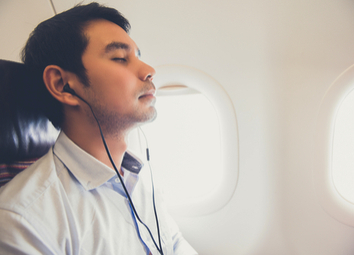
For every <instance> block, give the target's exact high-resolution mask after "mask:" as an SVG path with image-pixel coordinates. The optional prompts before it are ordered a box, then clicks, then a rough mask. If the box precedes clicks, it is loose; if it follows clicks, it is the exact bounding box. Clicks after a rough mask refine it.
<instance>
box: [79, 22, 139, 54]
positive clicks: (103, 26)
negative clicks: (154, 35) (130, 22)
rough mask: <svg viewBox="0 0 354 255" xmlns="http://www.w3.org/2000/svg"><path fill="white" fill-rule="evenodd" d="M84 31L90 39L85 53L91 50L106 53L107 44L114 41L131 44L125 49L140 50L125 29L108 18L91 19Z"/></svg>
mask: <svg viewBox="0 0 354 255" xmlns="http://www.w3.org/2000/svg"><path fill="white" fill-rule="evenodd" d="M84 33H85V35H86V37H87V39H88V45H87V48H86V50H85V53H86V52H91V53H99V54H104V53H105V52H106V51H107V49H106V48H107V46H109V45H112V44H114V43H120V44H125V45H127V46H129V47H126V48H125V50H130V49H131V50H134V51H137V50H138V48H137V46H136V44H135V42H134V41H133V40H132V39H131V38H130V36H129V35H128V34H127V33H126V32H125V31H124V29H123V28H121V27H120V26H118V25H117V24H115V23H113V22H110V21H108V20H103V19H102V20H94V21H90V22H89V23H88V25H87V26H86V28H85V31H84ZM123 48H124V47H123ZM85 53H84V54H85Z"/></svg>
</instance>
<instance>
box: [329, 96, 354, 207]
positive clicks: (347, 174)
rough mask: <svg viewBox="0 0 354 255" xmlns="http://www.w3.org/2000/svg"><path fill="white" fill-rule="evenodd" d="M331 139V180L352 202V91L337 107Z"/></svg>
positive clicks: (353, 108) (353, 134)
mask: <svg viewBox="0 0 354 255" xmlns="http://www.w3.org/2000/svg"><path fill="white" fill-rule="evenodd" d="M334 130H335V131H334V139H333V162H332V171H333V181H334V185H335V187H336V189H337V190H338V192H339V193H340V194H341V195H342V196H343V197H344V198H345V199H347V200H349V201H350V202H351V203H354V185H353V183H354V93H353V92H351V93H350V94H349V95H348V96H347V97H346V98H345V99H344V101H343V103H342V105H341V106H340V108H339V111H338V114H337V119H336V122H335V129H334Z"/></svg>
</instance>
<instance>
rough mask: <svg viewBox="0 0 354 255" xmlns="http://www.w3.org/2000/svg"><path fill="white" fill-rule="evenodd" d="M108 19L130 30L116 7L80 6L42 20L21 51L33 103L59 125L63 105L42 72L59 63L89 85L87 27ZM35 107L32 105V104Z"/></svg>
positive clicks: (126, 21)
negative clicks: (84, 55) (83, 56)
mask: <svg viewBox="0 0 354 255" xmlns="http://www.w3.org/2000/svg"><path fill="white" fill-rule="evenodd" d="M98 19H105V20H108V21H111V22H113V23H115V24H117V25H118V26H120V27H121V28H122V29H124V31H126V32H127V33H128V32H129V29H130V24H129V21H128V20H127V19H125V18H124V17H123V16H122V14H121V13H119V12H118V11H117V10H116V9H113V8H109V7H106V6H103V5H100V4H98V3H90V4H88V5H77V6H75V7H73V8H72V9H69V10H67V11H65V12H62V13H60V14H57V15H55V16H53V17H52V18H50V19H48V20H45V21H43V22H42V23H40V24H39V25H38V26H37V27H36V28H35V29H34V30H33V32H32V33H31V34H30V37H29V39H28V41H27V43H26V45H25V47H24V48H23V50H22V61H23V62H24V64H25V66H26V68H27V70H28V72H29V73H30V74H31V79H34V80H35V82H34V83H33V84H35V85H34V86H35V87H34V88H30V89H31V91H35V95H36V98H34V99H33V102H32V103H33V104H35V107H34V108H36V109H37V110H38V111H42V113H43V114H44V115H45V116H47V118H48V119H49V120H50V121H51V122H52V123H53V125H54V126H56V127H57V128H58V127H60V125H61V124H62V121H63V118H64V116H63V106H62V104H61V103H60V102H59V101H57V100H55V99H54V98H53V97H52V96H51V95H50V93H49V92H48V90H47V89H46V87H45V85H44V82H43V71H44V69H45V68H46V67H47V66H48V65H57V66H59V67H61V68H62V69H64V70H66V71H70V72H72V73H75V74H76V75H77V76H78V78H79V79H80V81H81V82H82V83H83V84H84V85H88V84H89V80H88V77H87V74H86V69H85V67H84V65H83V63H82V55H83V53H84V51H85V49H86V47H87V45H88V40H89V39H88V38H87V37H86V35H85V28H86V26H87V25H88V23H89V22H90V21H93V20H98ZM32 107H33V106H32Z"/></svg>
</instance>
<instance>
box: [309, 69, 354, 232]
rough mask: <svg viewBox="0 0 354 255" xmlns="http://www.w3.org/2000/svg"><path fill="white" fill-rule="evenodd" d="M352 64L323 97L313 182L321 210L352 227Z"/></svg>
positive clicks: (353, 208)
mask: <svg viewBox="0 0 354 255" xmlns="http://www.w3.org/2000/svg"><path fill="white" fill-rule="evenodd" d="M353 78H354V65H353V66H351V67H349V68H348V69H347V70H345V71H344V72H343V73H342V74H341V75H340V76H339V77H338V78H337V79H336V80H335V81H334V83H333V84H332V85H331V87H330V88H329V89H328V91H327V92H326V94H325V96H324V98H323V99H322V103H321V107H320V109H319V113H318V118H317V125H316V130H315V137H314V138H315V142H316V145H315V146H316V147H315V161H314V169H313V177H314V178H313V181H314V186H315V191H316V195H317V198H318V199H319V202H320V204H321V206H322V207H323V209H324V210H325V211H326V212H327V213H328V214H329V215H331V216H332V217H334V218H335V219H337V220H338V221H340V222H342V223H344V224H347V225H349V226H354V188H353V187H354V185H353V183H354V182H353V181H354V157H353V156H354V132H353V130H354V79H353Z"/></svg>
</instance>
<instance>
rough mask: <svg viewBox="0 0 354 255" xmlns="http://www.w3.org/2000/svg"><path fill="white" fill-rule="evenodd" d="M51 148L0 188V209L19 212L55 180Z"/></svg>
mask: <svg viewBox="0 0 354 255" xmlns="http://www.w3.org/2000/svg"><path fill="white" fill-rule="evenodd" d="M55 173H56V172H55V165H54V161H53V152H52V149H50V150H49V151H48V153H47V154H46V155H44V156H43V157H42V158H40V159H39V160H37V161H36V162H35V163H33V164H32V165H31V166H29V167H28V168H27V169H25V170H23V171H22V172H21V173H19V174H18V175H16V176H15V177H14V178H13V179H12V180H11V181H10V182H9V183H7V184H6V185H5V186H3V187H2V188H1V189H0V209H4V210H9V211H13V212H17V213H20V212H21V211H22V210H24V209H25V208H27V207H28V206H29V205H30V204H32V203H33V202H34V201H36V199H38V198H39V197H40V196H42V195H43V193H45V191H46V189H47V188H48V187H49V186H51V183H52V182H53V181H55V178H54V177H55Z"/></svg>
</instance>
